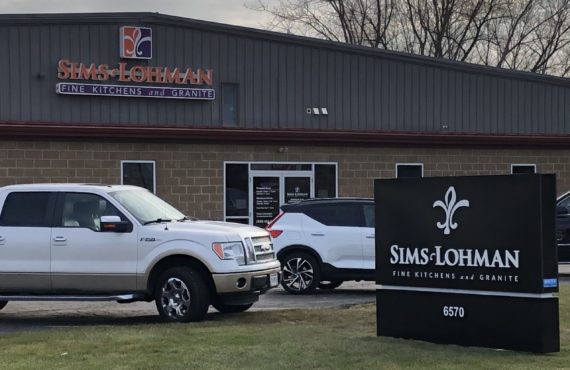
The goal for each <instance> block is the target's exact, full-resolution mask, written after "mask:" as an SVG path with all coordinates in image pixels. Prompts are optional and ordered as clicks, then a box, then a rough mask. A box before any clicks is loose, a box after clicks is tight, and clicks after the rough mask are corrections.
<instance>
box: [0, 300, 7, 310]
mask: <svg viewBox="0 0 570 370" xmlns="http://www.w3.org/2000/svg"><path fill="white" fill-rule="evenodd" d="M7 304H8V301H0V310H1V309H3V308H4V307H6V305H7Z"/></svg>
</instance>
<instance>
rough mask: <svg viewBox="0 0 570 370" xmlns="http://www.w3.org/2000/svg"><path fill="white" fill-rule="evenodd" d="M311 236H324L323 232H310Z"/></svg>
mask: <svg viewBox="0 0 570 370" xmlns="http://www.w3.org/2000/svg"><path fill="white" fill-rule="evenodd" d="M311 235H312V236H325V234H324V233H311Z"/></svg>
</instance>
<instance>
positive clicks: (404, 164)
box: [394, 162, 424, 179]
mask: <svg viewBox="0 0 570 370" xmlns="http://www.w3.org/2000/svg"><path fill="white" fill-rule="evenodd" d="M404 166H409V167H411V166H415V167H417V166H419V167H420V168H421V170H422V174H421V176H420V178H422V177H424V164H423V163H407V162H405V163H396V164H395V166H394V175H395V176H394V177H395V178H397V179H405V178H409V177H399V176H398V168H399V167H404Z"/></svg>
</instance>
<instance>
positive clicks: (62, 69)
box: [57, 59, 71, 80]
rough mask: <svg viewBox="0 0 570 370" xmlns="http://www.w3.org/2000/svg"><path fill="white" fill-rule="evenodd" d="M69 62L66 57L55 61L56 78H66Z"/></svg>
mask: <svg viewBox="0 0 570 370" xmlns="http://www.w3.org/2000/svg"><path fill="white" fill-rule="evenodd" d="M70 64H71V63H70V62H69V60H67V59H60V61H59V62H57V78H59V79H62V80H67V79H68V78H69V76H70V74H71V73H70V71H69V65H70Z"/></svg>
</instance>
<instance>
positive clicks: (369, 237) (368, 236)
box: [366, 234, 375, 239]
mask: <svg viewBox="0 0 570 370" xmlns="http://www.w3.org/2000/svg"><path fill="white" fill-rule="evenodd" d="M366 238H368V239H374V238H375V236H374V234H372V235H366Z"/></svg>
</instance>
